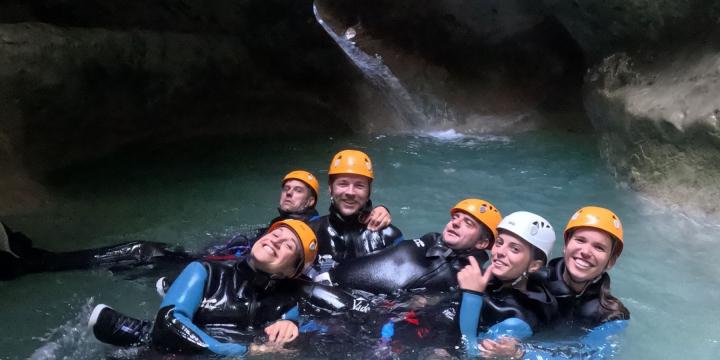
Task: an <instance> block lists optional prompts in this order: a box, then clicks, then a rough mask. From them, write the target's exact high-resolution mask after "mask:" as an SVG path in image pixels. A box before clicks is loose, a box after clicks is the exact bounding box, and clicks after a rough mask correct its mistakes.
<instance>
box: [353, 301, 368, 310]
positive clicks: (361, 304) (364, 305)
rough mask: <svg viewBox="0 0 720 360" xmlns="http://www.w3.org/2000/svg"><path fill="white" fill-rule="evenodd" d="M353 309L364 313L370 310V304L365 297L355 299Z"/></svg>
mask: <svg viewBox="0 0 720 360" xmlns="http://www.w3.org/2000/svg"><path fill="white" fill-rule="evenodd" d="M352 309H353V310H355V311H359V312H362V313H366V312H368V311H370V304H368V302H367V301H365V299H353V306H352Z"/></svg>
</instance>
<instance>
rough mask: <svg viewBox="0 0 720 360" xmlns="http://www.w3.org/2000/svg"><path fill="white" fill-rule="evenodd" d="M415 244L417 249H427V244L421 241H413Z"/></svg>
mask: <svg viewBox="0 0 720 360" xmlns="http://www.w3.org/2000/svg"><path fill="white" fill-rule="evenodd" d="M413 242H414V243H415V246H417V247H425V243H424V242H423V241H422V240H420V239H413Z"/></svg>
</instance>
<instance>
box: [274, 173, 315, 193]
mask: <svg viewBox="0 0 720 360" xmlns="http://www.w3.org/2000/svg"><path fill="white" fill-rule="evenodd" d="M288 180H299V181H302V182H303V183H305V185H307V186H309V187H310V189H312V191H313V193H314V194H315V198H316V199H317V197H318V193H319V192H320V184H319V183H318V181H317V178H316V177H315V176H314V175H313V174H311V173H309V172H307V171H305V170H293V171H291V172H289V173H288V174H287V175H285V177H284V178H283V179H282V182H281V183H280V184H285V182H286V181H288Z"/></svg>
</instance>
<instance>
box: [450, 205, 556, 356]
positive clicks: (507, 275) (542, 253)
mask: <svg viewBox="0 0 720 360" xmlns="http://www.w3.org/2000/svg"><path fill="white" fill-rule="evenodd" d="M497 230H498V237H497V239H496V240H495V244H494V245H493V246H492V250H491V253H492V258H491V262H490V264H489V265H488V266H487V267H486V268H485V270H484V271H481V268H480V265H479V264H478V262H477V261H475V259H470V264H469V265H468V266H466V267H465V268H463V269H462V270H461V271H460V272H459V273H458V274H457V278H458V283H459V284H460V288H461V290H462V301H461V303H460V316H459V320H460V331H461V333H462V337H463V343H464V345H465V347H466V350H467V353H468V354H469V355H478V354H480V355H483V356H486V355H488V354H487V353H485V352H484V351H485V348H484V346H485V343H483V345H481V346H478V340H485V339H490V340H496V341H498V340H499V339H500V338H501V337H503V336H510V337H513V338H516V339H523V338H525V337H529V336H530V335H532V334H533V332H536V331H537V330H538V329H539V328H540V327H541V326H543V325H547V324H548V323H549V322H550V321H551V319H552V318H553V317H554V316H555V313H556V312H557V302H556V301H555V298H554V297H553V296H552V295H551V294H550V291H549V290H548V289H547V288H546V287H545V284H544V282H543V279H542V278H541V277H531V276H529V275H530V274H533V273H535V272H537V271H539V270H541V268H542V267H543V266H545V264H546V263H547V259H548V258H549V257H550V252H551V251H552V247H553V244H554V243H555V231H554V230H553V227H552V225H550V223H549V222H548V221H547V220H545V219H544V218H543V217H541V216H539V215H537V214H533V213H530V212H526V211H518V212H514V213H512V214H510V215H508V216H506V217H505V218H503V219H502V221H500V224H499V225H498V226H497ZM491 345H492V344H490V345H488V347H490V346H491ZM510 355H515V354H510Z"/></svg>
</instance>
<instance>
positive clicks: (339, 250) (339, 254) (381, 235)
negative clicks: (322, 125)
mask: <svg viewBox="0 0 720 360" xmlns="http://www.w3.org/2000/svg"><path fill="white" fill-rule="evenodd" d="M328 175H329V178H328V181H329V182H328V183H329V186H328V188H329V191H330V210H329V214H328V215H325V216H322V217H320V218H319V219H317V220H313V221H311V222H310V227H312V229H313V230H314V231H315V233H316V234H317V236H318V243H319V246H320V247H319V250H318V260H317V264H316V266H315V267H314V269H313V271H312V272H311V274H310V275H311V277H312V276H314V275H317V274H319V273H323V272H326V271H328V270H330V269H332V268H333V267H335V266H337V265H338V264H340V263H342V262H344V261H346V260H348V259H354V258H358V257H362V256H365V255H368V254H371V253H374V252H377V251H379V250H382V249H384V248H387V247H389V246H391V245H393V244H395V243H398V242H399V241H401V240H402V232H400V230H399V229H398V228H396V227H395V226H393V225H387V224H389V222H381V221H379V220H376V219H368V214H370V211H371V209H372V201H371V200H370V194H371V193H372V182H373V179H374V174H373V168H372V162H371V161H370V157H368V155H367V154H365V153H363V152H362V151H358V150H342V151H340V152H338V153H337V154H335V156H333V159H332V161H331V162H330V167H329V170H328ZM376 209H384V207H378V208H376ZM385 211H387V209H385ZM387 217H389V213H388V214H387ZM382 219H384V218H380V220H382Z"/></svg>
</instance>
